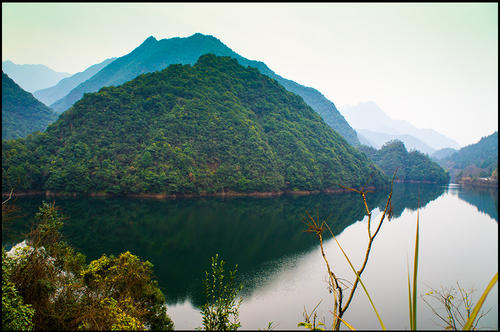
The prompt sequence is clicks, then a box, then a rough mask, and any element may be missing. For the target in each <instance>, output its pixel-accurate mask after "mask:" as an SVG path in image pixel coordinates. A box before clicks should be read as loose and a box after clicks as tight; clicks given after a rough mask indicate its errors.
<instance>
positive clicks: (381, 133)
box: [341, 101, 460, 154]
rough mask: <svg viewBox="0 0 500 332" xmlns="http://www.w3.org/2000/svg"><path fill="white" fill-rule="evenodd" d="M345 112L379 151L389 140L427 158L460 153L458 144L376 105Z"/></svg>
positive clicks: (371, 104) (356, 127) (353, 108)
mask: <svg viewBox="0 0 500 332" xmlns="http://www.w3.org/2000/svg"><path fill="white" fill-rule="evenodd" d="M341 111H342V114H344V116H345V118H346V119H347V121H348V122H349V123H350V124H351V126H352V127H353V128H355V129H356V131H357V132H358V133H359V134H361V136H364V139H365V142H366V141H368V142H369V143H370V145H371V146H373V147H375V148H380V147H381V145H382V144H384V143H385V142H387V141H389V140H393V139H399V140H401V141H402V142H404V143H405V145H406V147H407V148H408V149H417V150H419V151H421V152H424V153H427V154H432V153H433V152H435V151H436V150H440V149H443V148H454V149H460V145H459V144H458V143H457V142H456V141H454V140H453V139H451V138H449V137H446V136H445V135H443V134H440V133H438V132H437V131H435V130H433V129H421V128H416V127H415V126H413V125H412V124H411V123H409V122H407V121H403V120H393V119H391V118H390V117H389V116H388V115H387V114H385V113H384V112H383V111H382V110H381V109H380V107H379V106H378V105H377V104H376V103H375V102H372V101H370V102H364V103H359V104H357V105H355V106H351V105H346V106H343V107H342V109H341ZM360 140H363V139H360ZM384 140H386V141H385V142H383V141H384Z"/></svg>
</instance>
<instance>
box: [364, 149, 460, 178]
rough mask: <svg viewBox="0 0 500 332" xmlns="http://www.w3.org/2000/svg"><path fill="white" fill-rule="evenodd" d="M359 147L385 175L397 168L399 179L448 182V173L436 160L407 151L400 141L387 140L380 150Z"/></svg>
mask: <svg viewBox="0 0 500 332" xmlns="http://www.w3.org/2000/svg"><path fill="white" fill-rule="evenodd" d="M359 149H360V150H361V151H363V152H364V153H366V155H367V156H368V157H369V158H370V159H371V160H372V161H373V162H374V163H375V164H376V165H377V166H379V167H380V168H381V169H382V171H383V172H384V173H385V174H386V175H387V176H391V177H392V175H393V174H394V171H395V170H396V169H397V174H396V178H397V180H399V181H403V182H431V183H448V182H449V180H450V178H449V175H448V173H447V172H446V171H445V170H444V169H443V168H441V166H439V165H438V164H437V163H436V162H434V161H432V160H431V159H430V158H429V157H428V156H427V155H425V154H423V153H421V152H419V151H411V152H408V151H407V150H406V147H405V145H404V144H403V142H401V141H398V140H394V141H390V142H387V143H386V144H385V145H384V146H382V148H381V149H380V150H376V149H374V148H372V147H369V146H365V145H364V146H361V147H360V148H359Z"/></svg>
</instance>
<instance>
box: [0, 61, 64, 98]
mask: <svg viewBox="0 0 500 332" xmlns="http://www.w3.org/2000/svg"><path fill="white" fill-rule="evenodd" d="M2 71H4V72H5V73H6V74H7V75H8V76H9V78H10V79H12V80H13V81H14V82H16V83H17V84H18V85H19V86H20V87H21V88H22V89H23V90H25V91H27V92H30V93H33V92H34V91H36V90H39V89H45V88H48V87H51V86H53V85H55V84H57V82H59V81H60V80H61V79H63V78H66V77H69V76H71V74H69V73H65V72H57V71H55V70H53V69H51V68H49V67H47V66H46V65H42V64H22V65H19V64H16V63H14V62H12V61H11V60H6V61H3V62H2Z"/></svg>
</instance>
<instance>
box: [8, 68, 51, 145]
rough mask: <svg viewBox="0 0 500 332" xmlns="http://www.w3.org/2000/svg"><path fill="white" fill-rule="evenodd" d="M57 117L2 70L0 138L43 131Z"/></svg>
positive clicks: (22, 135) (16, 136) (23, 135)
mask: <svg viewBox="0 0 500 332" xmlns="http://www.w3.org/2000/svg"><path fill="white" fill-rule="evenodd" d="M57 117H58V114H56V113H55V112H54V111H52V110H51V109H50V108H48V107H47V106H45V105H44V104H42V103H41V102H39V101H38V100H37V99H36V98H35V97H33V95H32V94H31V93H29V92H27V91H24V90H23V89H22V88H21V87H20V86H19V85H18V84H16V83H15V82H14V81H13V80H12V79H10V78H9V76H8V75H7V74H5V73H4V72H2V140H4V139H11V138H18V137H25V136H27V135H28V134H31V133H33V132H35V131H44V130H45V128H46V127H47V125H49V124H50V123H52V122H54V121H55V120H56V119H57Z"/></svg>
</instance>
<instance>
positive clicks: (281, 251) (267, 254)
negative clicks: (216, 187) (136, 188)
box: [2, 184, 444, 306]
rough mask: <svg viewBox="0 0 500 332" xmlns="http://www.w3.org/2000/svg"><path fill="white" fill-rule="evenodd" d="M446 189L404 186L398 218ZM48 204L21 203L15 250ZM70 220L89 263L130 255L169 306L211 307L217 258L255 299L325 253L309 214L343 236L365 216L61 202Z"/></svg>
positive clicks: (215, 203)
mask: <svg viewBox="0 0 500 332" xmlns="http://www.w3.org/2000/svg"><path fill="white" fill-rule="evenodd" d="M443 192H444V188H443V187H439V186H431V185H423V186H422V185H405V184H397V185H395V187H394V192H393V203H392V204H393V212H394V216H395V217H398V216H399V215H401V213H403V211H404V209H405V208H410V209H412V210H414V209H416V208H417V204H418V199H419V198H420V206H425V205H426V204H427V203H428V202H430V201H432V200H434V199H435V198H437V197H439V196H440V195H441V194H442V193H443ZM386 197H387V192H384V191H378V192H372V193H370V194H369V195H368V197H367V203H368V206H369V207H370V208H376V207H381V208H383V207H384V206H385V202H386ZM41 201H42V197H32V198H22V199H21V198H19V199H18V200H17V201H16V205H17V206H19V208H20V209H21V212H22V213H24V214H25V217H24V218H21V219H19V220H20V221H22V222H16V223H13V224H11V225H10V226H9V227H7V228H6V229H5V230H4V232H3V233H2V242H3V243H4V244H6V245H7V246H8V245H9V244H10V245H12V244H13V243H16V242H18V241H21V240H22V239H23V233H24V232H27V231H28V230H29V226H30V224H31V223H32V222H33V217H34V213H35V212H36V211H37V209H38V206H40V204H41ZM55 201H56V205H57V206H59V207H60V208H61V210H62V213H63V214H64V215H65V216H67V217H68V220H67V221H66V222H65V224H64V227H63V233H64V235H65V236H66V239H67V240H68V242H69V243H70V244H71V245H73V246H74V247H75V248H77V250H79V251H81V252H83V253H84V254H85V255H87V261H90V260H91V259H96V258H98V257H100V256H101V255H102V254H103V253H106V254H108V255H109V254H114V255H118V254H119V253H121V252H123V251H126V250H129V251H131V252H132V253H134V254H136V255H138V256H139V257H141V258H142V259H147V260H149V261H150V262H152V263H153V264H154V267H155V268H154V271H155V274H156V276H157V278H158V280H159V285H160V287H161V288H162V290H163V291H164V293H165V294H166V296H167V302H168V303H169V304H171V303H179V302H184V301H185V300H186V299H190V301H191V302H192V304H193V305H194V306H200V305H202V304H203V302H204V296H203V292H202V278H203V276H204V271H206V270H208V269H209V262H210V257H212V256H213V255H215V254H216V253H218V254H219V255H220V257H221V258H223V259H224V260H225V261H226V262H227V266H228V267H233V266H234V265H235V264H238V266H239V273H238V275H239V277H240V281H241V282H243V284H244V293H245V294H247V295H248V294H251V293H252V292H253V291H254V290H255V289H256V287H258V286H259V285H260V284H261V283H262V280H263V279H262V278H264V279H265V276H266V275H271V274H272V273H273V272H274V270H275V269H279V268H281V267H280V266H281V265H282V264H280V263H279V262H288V263H287V264H289V263H290V262H293V259H292V260H290V259H289V258H290V257H294V256H297V257H298V256H300V255H303V254H305V253H307V252H308V251H310V250H312V249H314V248H316V247H317V239H316V238H315V236H314V235H312V234H311V233H305V232H304V229H305V225H304V223H303V222H302V221H303V220H304V218H305V216H306V214H307V213H309V214H310V215H312V216H313V217H319V218H321V219H325V218H328V223H329V225H330V227H331V228H332V230H333V232H334V233H335V234H339V233H341V232H342V231H343V230H344V229H345V228H346V227H347V226H349V225H351V224H353V223H354V222H356V221H359V220H362V219H363V217H364V216H365V209H364V205H363V203H362V200H361V198H360V197H359V195H358V194H356V193H347V194H335V195H323V194H320V195H311V196H282V197H277V198H249V197H246V198H231V199H222V198H197V199H178V200H152V199H126V198H80V199H74V198H56V199H55Z"/></svg>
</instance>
